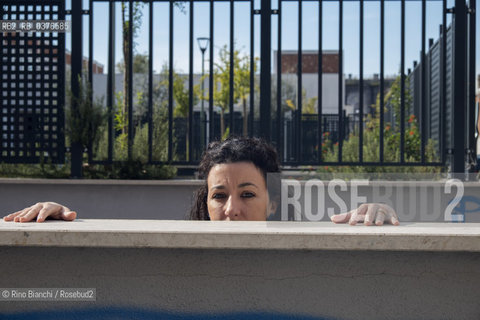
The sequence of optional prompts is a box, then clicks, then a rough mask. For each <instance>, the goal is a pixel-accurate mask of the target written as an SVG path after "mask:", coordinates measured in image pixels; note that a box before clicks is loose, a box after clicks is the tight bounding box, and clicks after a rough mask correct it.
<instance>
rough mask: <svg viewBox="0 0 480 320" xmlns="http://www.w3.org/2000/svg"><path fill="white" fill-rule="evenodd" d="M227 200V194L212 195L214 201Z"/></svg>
mask: <svg viewBox="0 0 480 320" xmlns="http://www.w3.org/2000/svg"><path fill="white" fill-rule="evenodd" d="M223 198H225V194H223V193H215V194H214V195H212V199H223Z"/></svg>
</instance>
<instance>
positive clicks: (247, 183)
mask: <svg viewBox="0 0 480 320" xmlns="http://www.w3.org/2000/svg"><path fill="white" fill-rule="evenodd" d="M248 186H254V187H255V188H258V187H257V185H256V184H254V183H252V182H244V183H240V184H239V185H238V187H239V188H243V187H248Z"/></svg>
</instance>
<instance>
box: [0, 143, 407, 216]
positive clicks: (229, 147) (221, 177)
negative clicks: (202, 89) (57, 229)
mask: <svg viewBox="0 0 480 320" xmlns="http://www.w3.org/2000/svg"><path fill="white" fill-rule="evenodd" d="M279 172H280V164H279V162H278V156H277V153H276V151H275V149H274V148H273V147H272V146H271V145H270V144H268V143H267V142H265V141H264V140H262V139H259V138H244V137H239V138H229V139H227V140H225V141H217V142H212V143H210V145H209V146H208V148H207V150H206V151H205V153H204V155H203V157H202V160H201V162H200V165H199V175H200V178H202V179H204V180H205V184H204V185H203V186H202V187H201V188H200V189H199V190H198V191H197V193H196V196H195V202H194V205H193V207H192V209H191V212H190V219H192V220H252V221H254V220H259V221H265V220H266V219H267V218H268V217H269V216H270V215H271V214H273V213H274V212H275V211H276V207H277V204H276V202H275V201H272V200H271V195H270V194H269V192H268V188H267V174H268V173H279ZM76 216H77V214H76V212H75V211H71V210H70V209H69V208H67V207H65V206H62V205H60V204H57V203H54V202H41V203H37V204H35V205H33V206H31V207H29V208H25V209H23V210H20V211H18V212H15V213H12V214H10V215H8V216H6V217H4V220H5V221H15V222H28V221H32V220H34V219H35V218H36V221H37V222H43V221H45V219H46V218H47V217H50V218H53V219H62V220H69V221H71V220H74V219H75V218H76ZM331 219H332V221H333V222H335V223H346V222H349V223H350V224H351V225H354V224H356V223H358V222H364V224H366V225H373V224H376V225H382V224H383V223H384V222H386V223H391V224H394V225H398V224H399V222H398V218H397V215H396V213H395V211H394V210H393V209H392V208H391V207H389V206H387V205H383V204H374V203H373V204H363V205H361V206H360V207H359V208H357V209H354V210H352V211H350V212H347V213H343V214H338V215H334V216H332V218H331Z"/></svg>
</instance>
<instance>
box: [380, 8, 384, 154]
mask: <svg viewBox="0 0 480 320" xmlns="http://www.w3.org/2000/svg"><path fill="white" fill-rule="evenodd" d="M384 71H385V0H381V1H380V110H379V112H380V128H379V130H380V163H382V162H383V160H384V159H383V158H384V157H383V156H384V155H383V152H384V141H383V130H384V127H385V123H384V122H385V115H384V108H385V101H384V99H385V74H384Z"/></svg>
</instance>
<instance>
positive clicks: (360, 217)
mask: <svg viewBox="0 0 480 320" xmlns="http://www.w3.org/2000/svg"><path fill="white" fill-rule="evenodd" d="M367 210H368V205H367V204H362V205H361V206H360V207H358V208H357V209H356V210H354V211H355V212H354V213H353V214H352V216H351V217H350V221H348V223H349V224H350V225H351V226H354V225H356V224H357V222H363V221H365V215H366V213H367Z"/></svg>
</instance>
